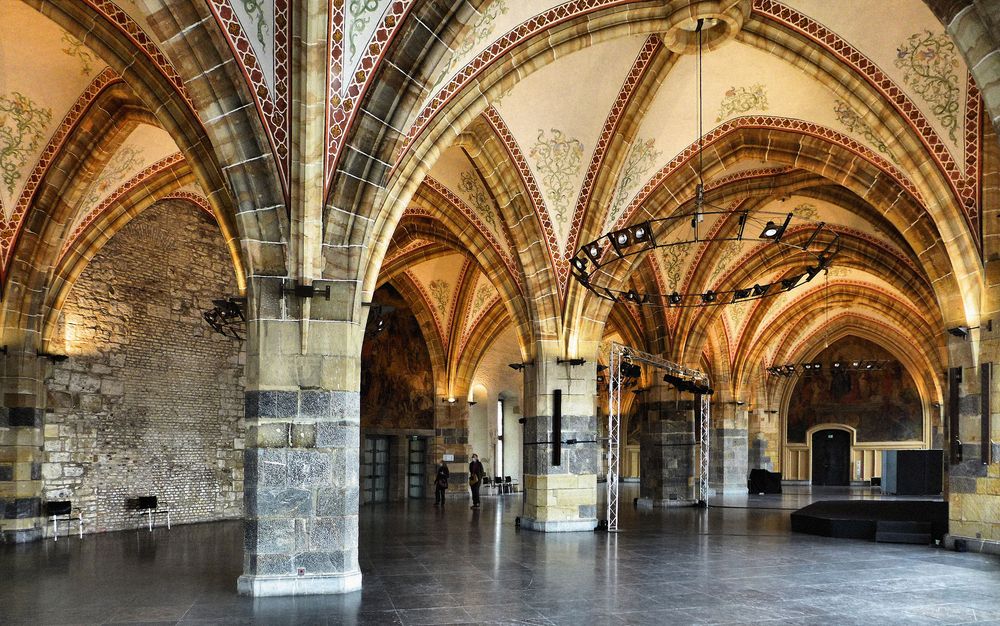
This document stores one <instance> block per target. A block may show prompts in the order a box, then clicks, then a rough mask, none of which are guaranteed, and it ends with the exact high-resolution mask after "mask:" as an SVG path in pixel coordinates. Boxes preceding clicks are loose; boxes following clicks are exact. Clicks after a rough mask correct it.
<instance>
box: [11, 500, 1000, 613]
mask: <svg viewBox="0 0 1000 626" xmlns="http://www.w3.org/2000/svg"><path fill="white" fill-rule="evenodd" d="M630 489H634V487H633V486H626V487H625V488H624V489H623V492H622V501H623V502H627V503H631V502H632V497H633V494H631V491H630ZM821 495H822V494H815V493H810V492H809V491H808V490H800V491H798V492H795V491H794V490H793V492H792V493H787V494H786V495H783V496H765V497H763V498H761V497H751V498H744V499H742V501H743V503H744V504H745V505H746V507H744V506H740V504H739V500H730V501H728V502H726V506H720V507H714V508H710V509H708V510H707V511H706V510H698V509H687V508H685V509H672V510H638V509H633V508H632V507H631V506H627V507H625V508H624V509H623V511H622V514H621V526H622V529H623V530H622V532H620V533H617V534H611V535H608V534H601V533H572V534H565V535H542V534H538V533H533V532H530V531H519V530H516V529H515V528H514V523H513V522H514V517H515V516H516V515H518V514H519V513H520V508H521V499H520V495H508V496H504V497H499V498H498V497H484V498H483V508H482V509H481V510H479V511H470V510H469V508H468V503H467V501H465V500H463V499H456V500H452V501H449V502H448V505H447V506H446V507H445V508H444V510H441V509H438V508H436V507H434V506H433V504H432V503H431V502H418V501H412V502H410V503H407V504H406V505H403V504H393V505H376V506H369V507H364V508H363V509H362V514H361V521H360V524H361V546H360V554H361V566H362V569H363V571H364V576H365V580H364V590H363V591H361V592H358V593H355V594H350V595H346V596H340V597H305V598H276V599H265V600H256V601H255V600H252V599H249V598H241V597H239V596H237V595H236V594H235V587H236V577H237V576H238V575H239V573H240V567H241V559H242V557H241V525H240V523H239V522H223V523H214V524H199V525H191V526H175V527H174V528H173V530H171V531H169V532H168V531H167V530H165V529H156V530H154V531H153V532H152V533H149V532H147V531H140V532H123V533H109V534H105V535H91V536H86V537H85V538H84V539H83V540H82V541H81V540H79V539H75V538H67V539H60V540H59V541H58V542H53V541H46V542H40V543H35V544H29V545H26V546H0V571H2V572H4V573H5V574H6V573H9V572H14V576H13V577H9V578H6V580H3V581H2V582H0V624H100V623H129V622H131V623H137V622H145V623H164V624H175V623H182V624H196V623H232V624H243V623H260V624H327V623H328V624H456V623H467V624H489V623H508V624H538V625H542V624H567V625H570V626H586V625H588V624H709V623H753V624H760V623H776V624H779V623H780V624H837V625H840V624H865V625H871V624H879V625H881V624H897V623H898V624H931V623H933V624H938V623H946V624H959V623H971V622H980V623H991V624H1000V558H998V557H995V556H987V555H981V554H971V553H965V554H958V553H955V552H947V551H945V550H943V549H940V548H932V547H922V546H906V545H888V544H875V543H869V542H863V541H851V540H834V539H826V538H822V537H813V536H809V535H798V534H792V533H790V532H789V519H788V513H789V510H788V509H789V508H790V507H792V506H793V505H798V506H800V504H799V503H800V502H803V501H807V500H812V499H816V498H818V497H820V496H821ZM848 495H850V494H848ZM855 495H856V494H855ZM722 502H723V501H722V500H719V501H716V503H720V504H721V503H722Z"/></svg>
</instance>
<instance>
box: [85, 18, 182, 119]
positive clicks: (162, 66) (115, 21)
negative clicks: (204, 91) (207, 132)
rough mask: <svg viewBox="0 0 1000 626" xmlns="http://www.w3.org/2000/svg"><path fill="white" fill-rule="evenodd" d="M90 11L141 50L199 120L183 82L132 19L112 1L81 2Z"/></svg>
mask: <svg viewBox="0 0 1000 626" xmlns="http://www.w3.org/2000/svg"><path fill="white" fill-rule="evenodd" d="M83 1H84V2H86V3H87V4H88V5H90V7H91V8H92V9H94V10H95V11H97V12H98V13H99V14H100V15H101V17H103V18H104V19H106V20H107V21H108V22H109V23H111V24H112V25H113V26H115V27H116V28H117V29H118V30H119V31H120V32H121V33H122V34H124V35H125V36H126V37H128V38H129V39H130V40H132V43H134V44H135V45H136V47H137V48H139V49H140V50H142V52H143V53H144V54H145V55H146V56H147V57H149V60H150V61H152V62H153V65H155V66H156V68H157V69H158V70H160V73H161V74H163V76H164V77H165V78H166V79H167V80H168V81H169V82H170V84H171V85H172V86H173V88H174V89H175V90H176V91H177V93H178V94H180V96H181V97H182V98H184V101H185V102H187V104H188V106H189V107H191V111H192V112H194V113H195V118H196V119H199V120H200V119H201V118H200V117H198V115H197V111H198V109H196V108H195V106H194V102H192V101H191V96H190V95H188V92H187V89H185V87H184V81H183V80H182V79H181V77H180V75H179V74H178V73H177V71H176V70H174V66H173V65H171V64H170V59H168V58H167V56H166V55H165V54H163V53H162V52H161V51H160V49H159V48H158V47H157V46H156V44H155V43H154V42H153V40H152V39H150V38H149V35H147V34H146V33H145V31H143V30H142V27H141V26H139V23H138V22H136V21H135V20H133V19H132V17H131V16H130V15H129V14H128V13H126V12H125V11H124V10H123V9H122V8H121V7H119V6H118V5H117V4H115V3H114V2H113V1H112V0H83Z"/></svg>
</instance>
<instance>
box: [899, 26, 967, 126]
mask: <svg viewBox="0 0 1000 626" xmlns="http://www.w3.org/2000/svg"><path fill="white" fill-rule="evenodd" d="M895 64H896V67H898V68H899V69H901V70H903V81H904V82H905V83H906V84H907V85H909V86H910V87H912V88H913V90H914V91H916V92H917V94H918V95H919V96H920V97H921V98H923V99H924V101H925V102H927V104H929V105H931V107H932V110H933V111H934V115H936V116H937V118H938V121H940V122H941V125H942V126H944V127H945V128H946V129H947V130H948V138H949V139H951V141H952V143H955V142H957V141H958V138H957V136H956V131H957V130H958V109H959V91H960V90H959V88H958V74H957V70H958V69H959V68H960V67H961V63H960V62H959V56H958V52H957V51H956V50H955V44H954V43H952V41H951V38H950V37H949V36H948V35H947V34H945V33H932V32H931V31H929V30H925V31H922V32H919V33H914V34H912V35H910V38H909V39H907V40H906V41H905V42H903V43H902V44H900V45H899V47H898V48H897V49H896V61H895Z"/></svg>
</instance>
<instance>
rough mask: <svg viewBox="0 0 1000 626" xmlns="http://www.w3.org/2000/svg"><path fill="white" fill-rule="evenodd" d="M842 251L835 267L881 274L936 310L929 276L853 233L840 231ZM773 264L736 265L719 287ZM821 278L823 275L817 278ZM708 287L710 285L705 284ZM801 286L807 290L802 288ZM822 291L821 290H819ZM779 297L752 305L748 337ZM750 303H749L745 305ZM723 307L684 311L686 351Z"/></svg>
mask: <svg viewBox="0 0 1000 626" xmlns="http://www.w3.org/2000/svg"><path fill="white" fill-rule="evenodd" d="M841 243H842V246H843V248H842V250H841V252H840V254H839V255H838V256H837V257H836V259H835V261H834V264H835V266H836V267H846V268H850V269H854V270H859V271H862V272H866V273H872V274H875V275H879V276H882V277H883V278H885V279H886V280H888V281H890V282H893V283H894V284H897V285H898V286H899V289H900V291H902V292H903V293H904V294H905V295H906V296H907V297H908V298H909V301H910V302H911V303H913V304H914V305H917V306H922V307H924V308H926V309H929V310H934V308H935V302H934V300H933V298H932V294H931V292H930V290H931V286H930V284H929V283H928V282H927V280H926V278H925V277H923V276H921V275H920V274H918V273H917V272H915V271H914V270H913V269H912V268H910V267H909V266H908V265H906V264H905V263H903V262H902V260H901V259H899V258H898V257H893V256H891V255H890V254H888V253H886V251H884V250H879V249H878V248H875V247H874V246H873V245H872V244H871V242H868V241H867V240H863V239H861V238H860V237H858V236H856V235H854V234H851V233H842V234H841ZM771 269H774V268H772V267H769V266H767V265H765V264H761V265H756V264H755V265H751V266H749V267H741V266H740V265H739V264H736V267H734V268H733V271H731V272H730V273H729V274H728V275H727V276H726V277H724V278H723V281H722V282H720V283H718V285H719V286H720V288H723V289H726V288H732V287H733V286H737V285H739V286H742V285H745V284H749V283H747V282H746V281H747V280H748V279H749V278H750V277H752V276H755V275H766V274H767V273H768V272H769V271H770V270H771ZM817 279H818V280H819V279H822V277H818V278H817ZM706 288H707V287H706ZM798 289H806V287H799V288H798ZM822 291H823V290H822V289H821V290H820V292H822ZM775 302H776V300H775V299H774V298H764V299H761V300H759V301H757V303H755V304H752V306H754V311H753V314H752V317H751V322H750V323H749V324H747V325H746V326H745V328H746V329H747V330H746V331H745V333H744V334H745V336H746V337H752V335H753V332H754V329H755V325H754V320H760V319H762V318H763V316H765V315H766V314H767V313H768V311H770V310H771V308H772V306H774V303H775ZM743 306H747V305H743ZM723 308H724V307H711V308H708V309H704V310H699V309H687V310H684V311H682V313H681V320H682V321H680V322H679V323H678V329H679V332H683V333H684V334H685V336H687V337H689V338H690V339H689V340H688V341H686V342H685V343H686V345H687V346H688V348H687V349H688V352H687V353H685V354H688V355H690V354H696V353H698V352H699V346H701V345H702V344H703V343H704V340H705V337H706V336H710V334H711V333H710V330H711V328H713V325H714V324H715V323H716V321H718V320H719V319H720V318H721V316H722V312H723ZM740 339H741V341H740V342H739V343H738V344H737V346H736V350H735V352H736V353H741V352H742V350H743V349H744V348H745V347H746V345H745V344H744V343H743V342H742V338H740Z"/></svg>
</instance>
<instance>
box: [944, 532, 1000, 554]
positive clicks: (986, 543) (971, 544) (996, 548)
mask: <svg viewBox="0 0 1000 626" xmlns="http://www.w3.org/2000/svg"><path fill="white" fill-rule="evenodd" d="M956 539H957V540H960V541H964V542H965V549H966V550H967V551H968V552H980V553H985V554H1000V541H993V540H992V539H976V538H975V537H962V536H959V535H945V536H944V547H945V548H947V549H949V550H954V549H955V540H956Z"/></svg>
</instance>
